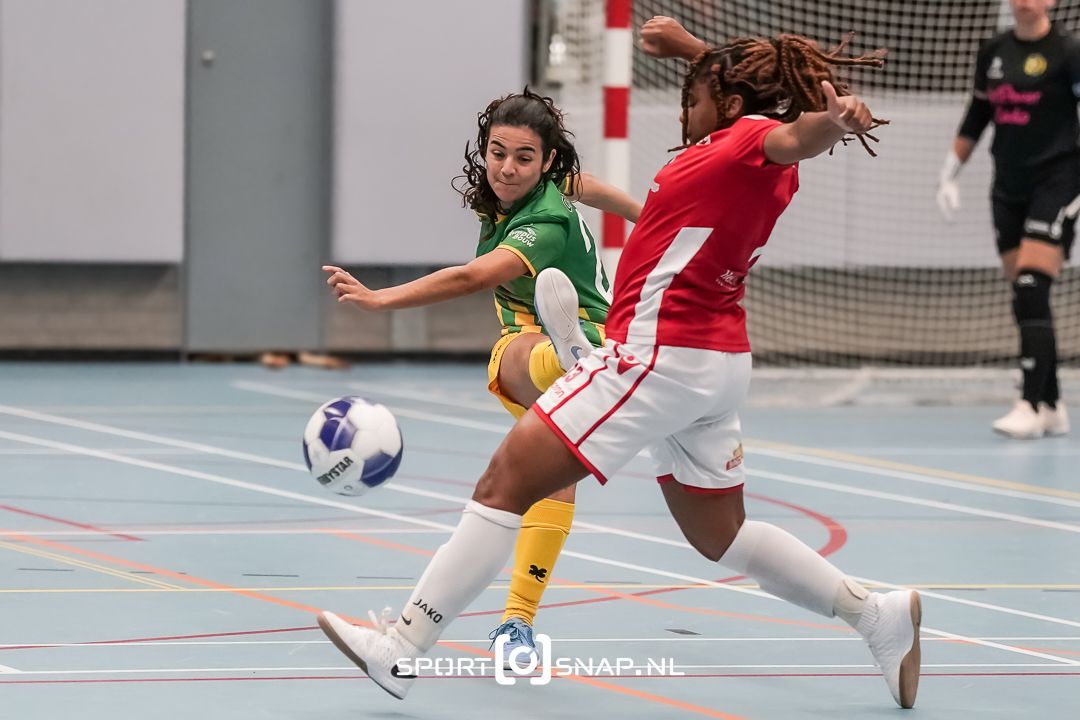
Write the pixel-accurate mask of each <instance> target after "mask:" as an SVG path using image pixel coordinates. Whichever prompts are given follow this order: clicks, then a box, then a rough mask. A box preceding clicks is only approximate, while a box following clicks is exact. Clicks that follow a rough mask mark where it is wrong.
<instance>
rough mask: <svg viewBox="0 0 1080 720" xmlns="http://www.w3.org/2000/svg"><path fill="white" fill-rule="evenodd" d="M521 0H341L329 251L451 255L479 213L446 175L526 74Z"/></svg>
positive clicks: (473, 231) (364, 258)
mask: <svg viewBox="0 0 1080 720" xmlns="http://www.w3.org/2000/svg"><path fill="white" fill-rule="evenodd" d="M527 5H528V3H527V2H526V0H454V1H453V2H433V1H432V0H394V2H360V1H359V0H338V2H337V23H336V26H337V43H336V56H337V58H336V79H335V86H334V93H335V114H334V147H335V150H334V163H335V170H334V229H333V243H332V246H333V257H334V259H335V260H336V261H338V262H340V263H361V264H424V263H447V264H452V263H458V262H461V261H463V260H467V259H469V258H470V257H472V255H473V254H474V252H475V248H476V238H477V233H478V229H477V222H476V216H475V215H473V214H472V213H471V212H469V211H466V210H463V209H462V208H461V198H460V196H459V195H458V194H457V193H456V192H454V191H453V189H451V187H450V179H451V178H452V177H454V176H455V175H458V174H459V173H460V172H461V166H462V164H463V158H462V155H463V153H464V149H465V141H466V140H471V139H473V138H475V137H476V115H477V113H478V112H479V111H481V110H483V109H484V107H486V106H487V104H488V102H490V101H491V100H492V99H494V98H496V97H499V96H500V95H504V94H506V93H507V92H511V91H514V90H520V89H521V87H522V86H523V85H524V83H525V78H526V68H527V67H528V63H527V53H528V48H527V45H526V40H527V27H528V25H527V23H528V22H529V18H528V17H527V14H526V9H527Z"/></svg>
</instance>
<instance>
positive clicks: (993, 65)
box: [937, 0, 1080, 438]
mask: <svg viewBox="0 0 1080 720" xmlns="http://www.w3.org/2000/svg"><path fill="white" fill-rule="evenodd" d="M1010 5H1011V6H1012V14H1013V19H1014V21H1015V25H1014V27H1013V28H1012V29H1010V30H1008V31H1006V32H1003V33H1001V34H1000V35H997V36H996V37H994V38H991V39H990V40H989V41H987V42H986V43H985V44H984V45H983V46H982V48H981V49H980V50H979V55H978V59H977V60H976V63H975V83H974V91H973V93H972V95H973V96H972V98H971V102H970V104H969V105H968V109H967V114H966V115H965V116H964V120H963V122H962V123H961V124H960V130H959V132H958V133H957V136H956V139H955V140H954V142H953V149H952V150H951V151H950V152H949V155H948V156H947V158H946V160H945V166H944V167H943V168H942V169H941V178H940V185H939V188H938V195H937V199H938V205H939V206H940V207H941V210H942V212H943V213H944V214H945V216H946V217H947V218H951V216H952V214H953V213H954V212H955V211H956V210H957V209H958V208H959V206H960V196H959V189H958V186H957V184H956V175H957V173H959V171H960V168H961V166H962V165H963V164H964V163H965V162H966V161H967V159H968V158H969V157H970V156H971V152H972V150H973V149H974V148H975V144H976V143H977V142H978V140H979V136H980V135H982V132H983V130H985V129H986V126H987V125H988V124H990V123H991V122H993V123H994V143H993V146H992V147H991V150H990V153H991V155H992V156H993V159H994V182H993V186H992V189H991V200H992V206H993V219H994V229H995V232H996V235H997V248H998V254H999V255H1000V256H1001V264H1002V267H1003V268H1004V270H1005V276H1006V278H1007V279H1008V280H1009V282H1010V283H1012V287H1013V313H1014V315H1015V317H1016V324H1017V326H1018V327H1019V329H1020V367H1021V369H1022V370H1023V376H1024V384H1023V396H1022V397H1021V399H1020V400H1019V401H1018V402H1017V403H1016V405H1015V406H1014V407H1013V409H1012V410H1011V411H1010V412H1008V413H1007V414H1006V415H1004V416H1003V417H1001V418H998V419H997V420H996V421H995V422H994V424H993V428H994V430H995V431H996V432H999V433H1001V434H1003V435H1007V436H1009V437H1014V438H1036V437H1042V436H1044V435H1063V434H1065V433H1067V432H1068V431H1069V419H1068V415H1067V414H1066V411H1065V405H1064V404H1063V403H1062V402H1061V397H1060V390H1059V386H1058V377H1057V343H1056V339H1055V336H1054V322H1053V316H1052V314H1051V312H1050V288H1051V285H1052V284H1053V282H1054V278H1056V277H1057V275H1058V273H1059V272H1060V271H1061V266H1062V263H1063V261H1064V260H1065V259H1066V258H1068V257H1069V250H1070V249H1071V247H1072V243H1073V234H1074V225H1075V222H1076V216H1077V214H1078V213H1080V148H1078V145H1077V142H1078V140H1080V122H1078V120H1077V98H1078V97H1080V41H1078V40H1077V39H1076V38H1074V37H1072V36H1071V35H1070V34H1069V33H1068V32H1067V31H1066V30H1065V29H1064V28H1062V27H1060V26H1059V25H1057V24H1056V23H1054V22H1052V21H1051V20H1050V16H1049V11H1050V8H1051V7H1053V5H1054V0H1010Z"/></svg>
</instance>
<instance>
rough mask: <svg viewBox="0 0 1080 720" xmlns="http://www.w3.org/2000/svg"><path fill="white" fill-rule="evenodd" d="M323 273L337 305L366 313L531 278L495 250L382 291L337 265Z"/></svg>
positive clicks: (514, 258) (521, 264)
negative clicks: (527, 277) (519, 278)
mask: <svg viewBox="0 0 1080 720" xmlns="http://www.w3.org/2000/svg"><path fill="white" fill-rule="evenodd" d="M323 270H324V271H325V272H327V273H329V274H330V275H329V277H328V278H327V279H326V284H327V285H329V286H330V288H331V289H332V290H333V291H334V295H336V296H337V299H338V302H347V303H352V304H353V305H356V306H358V307H360V308H363V309H364V310H400V309H403V308H414V307H423V306H424V305H433V304H435V303H439V302H443V301H445V300H453V299H454V298H459V297H464V296H465V295H472V294H473V293H476V292H480V291H481V290H490V289H491V288H493V287H496V286H498V285H501V284H503V283H506V282H510V281H511V280H513V279H514V278H516V277H520V276H522V275H528V274H529V268H528V266H526V265H525V261H524V260H522V259H521V258H520V257H519V256H518V255H516V254H514V253H513V252H510V251H509V250H503V249H502V248H496V249H495V250H492V251H491V252H489V253H486V254H484V255H481V256H480V257H478V258H476V259H475V260H472V261H471V262H469V263H467V264H465V265H456V266H454V267H448V268H443V269H442V270H436V271H435V272H433V273H431V274H430V275H425V276H424V277H422V278H417V279H416V280H413V281H411V282H407V283H403V284H401V285H395V286H393V287H388V288H383V289H381V290H372V289H371V288H369V287H367V286H366V285H364V284H363V283H361V282H360V281H359V280H357V279H356V278H355V277H353V276H352V275H351V274H350V273H348V272H346V271H345V270H342V269H341V268H339V267H336V266H334V265H323Z"/></svg>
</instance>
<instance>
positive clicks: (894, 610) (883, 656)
mask: <svg viewBox="0 0 1080 720" xmlns="http://www.w3.org/2000/svg"><path fill="white" fill-rule="evenodd" d="M921 623H922V600H921V599H920V598H919V593H917V592H915V591H914V590H894V591H893V592H890V593H885V594H882V593H870V597H868V598H867V599H866V609H865V610H863V615H862V618H860V619H859V624H858V626H857V627H856V628H855V629H856V630H858V631H859V634H861V635H862V636H863V637H864V638H865V639H866V642H867V643H868V644H869V645H870V652H871V653H873V655H874V660H875V661H876V662H877V664H878V667H880V668H881V672H882V674H883V675H884V676H885V683H886V684H887V685H888V686H889V692H891V693H892V696H893V699H894V700H896V702H897V704H898V705H899V706H900V707H902V708H905V709H906V708H911V707H913V706H914V705H915V695H916V693H918V691H919V673H920V671H921V664H920V648H919V625H920V624H921Z"/></svg>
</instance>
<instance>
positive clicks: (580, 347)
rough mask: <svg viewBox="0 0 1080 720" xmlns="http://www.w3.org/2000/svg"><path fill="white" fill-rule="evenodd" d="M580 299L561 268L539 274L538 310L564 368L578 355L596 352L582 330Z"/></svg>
mask: <svg viewBox="0 0 1080 720" xmlns="http://www.w3.org/2000/svg"><path fill="white" fill-rule="evenodd" d="M578 302H579V299H578V294H577V290H575V289H574V285H573V283H571V282H570V279H569V278H568V277H566V274H565V273H563V272H562V271H561V270H557V269H555V268H548V269H546V270H542V271H541V272H540V274H539V275H537V276H536V286H535V303H536V312H537V314H538V315H539V316H540V322H541V324H542V325H543V326H544V329H545V330H547V331H548V337H550V338H551V342H552V344H553V345H554V346H555V354H556V355H558V356H559V365H561V366H562V369H563V370H569V369H570V368H572V367H573V366H574V363H576V362H577V361H578V359H580V358H582V357H584V356H585V355H588V354H589V353H590V352H592V345H590V344H589V340H588V338H586V337H585V333H584V332H583V331H582V330H581V322H580V320H579V318H578V315H577V312H578ZM571 308H572V309H571Z"/></svg>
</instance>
